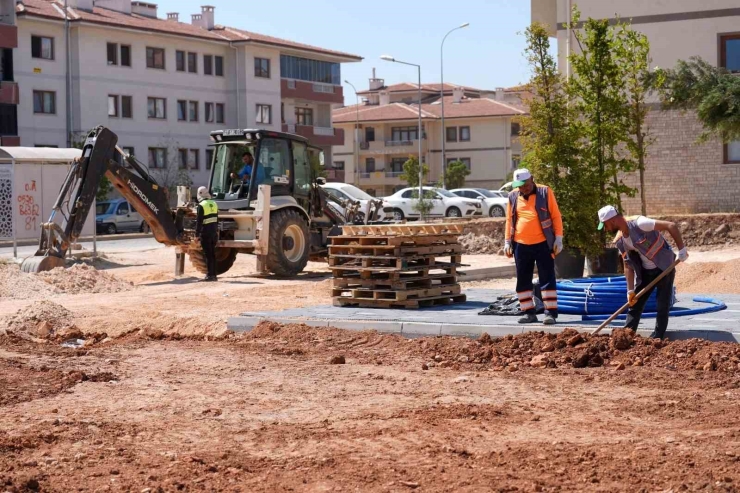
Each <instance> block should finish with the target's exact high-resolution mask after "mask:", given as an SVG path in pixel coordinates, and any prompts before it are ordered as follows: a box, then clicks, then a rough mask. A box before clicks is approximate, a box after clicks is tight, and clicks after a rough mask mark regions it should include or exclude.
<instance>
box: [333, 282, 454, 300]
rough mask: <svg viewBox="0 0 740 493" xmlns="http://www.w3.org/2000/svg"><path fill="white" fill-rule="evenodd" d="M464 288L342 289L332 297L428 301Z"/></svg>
mask: <svg viewBox="0 0 740 493" xmlns="http://www.w3.org/2000/svg"><path fill="white" fill-rule="evenodd" d="M461 290H462V288H461V287H460V285H459V284H449V285H444V286H443V285H440V286H435V287H431V288H421V289H404V290H400V291H398V290H384V289H341V288H335V289H333V290H332V296H334V297H342V298H347V299H352V300H357V301H365V300H391V301H406V300H413V299H427V298H432V297H437V296H443V295H450V296H453V295H458V294H460V291H461Z"/></svg>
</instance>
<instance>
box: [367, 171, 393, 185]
mask: <svg viewBox="0 0 740 493" xmlns="http://www.w3.org/2000/svg"><path fill="white" fill-rule="evenodd" d="M401 174H402V172H400V171H385V170H382V169H381V170H376V171H372V172H361V173H360V183H361V184H362V185H366V186H370V185H373V186H385V185H393V186H395V185H400V184H401V178H400V176H401Z"/></svg>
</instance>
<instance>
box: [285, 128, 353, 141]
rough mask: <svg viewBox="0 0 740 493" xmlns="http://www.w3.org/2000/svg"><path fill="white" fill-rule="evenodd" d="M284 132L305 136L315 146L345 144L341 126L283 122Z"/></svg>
mask: <svg viewBox="0 0 740 493" xmlns="http://www.w3.org/2000/svg"><path fill="white" fill-rule="evenodd" d="M283 132H289V133H292V134H298V135H300V136H302V137H305V138H307V139H308V141H309V143H311V144H312V145H315V146H337V145H342V144H344V130H342V129H341V128H332V127H317V126H313V125H287V124H283Z"/></svg>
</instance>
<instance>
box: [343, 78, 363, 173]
mask: <svg viewBox="0 0 740 493" xmlns="http://www.w3.org/2000/svg"><path fill="white" fill-rule="evenodd" d="M344 83H345V84H347V85H349V86H352V89H353V90H354V91H355V110H356V113H355V148H354V154H355V176H354V182H355V186H356V187H357V188H359V187H360V96H359V95H358V94H357V88H356V87H355V85H354V84H353V83H351V82H350V81H348V80H345V81H344Z"/></svg>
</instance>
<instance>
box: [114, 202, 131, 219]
mask: <svg viewBox="0 0 740 493" xmlns="http://www.w3.org/2000/svg"><path fill="white" fill-rule="evenodd" d="M128 212H129V211H128V203H126V202H123V203H122V204H118V210H117V211H116V214H117V215H119V216H126V215H128Z"/></svg>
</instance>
